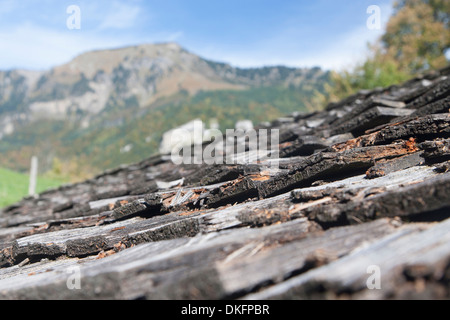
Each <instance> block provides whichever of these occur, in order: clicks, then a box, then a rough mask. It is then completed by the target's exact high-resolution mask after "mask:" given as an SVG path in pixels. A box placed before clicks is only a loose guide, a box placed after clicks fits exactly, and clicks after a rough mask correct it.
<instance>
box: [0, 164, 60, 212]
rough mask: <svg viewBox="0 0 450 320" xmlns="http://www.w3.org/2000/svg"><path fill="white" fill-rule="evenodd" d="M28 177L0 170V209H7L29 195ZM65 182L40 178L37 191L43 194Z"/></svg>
mask: <svg viewBox="0 0 450 320" xmlns="http://www.w3.org/2000/svg"><path fill="white" fill-rule="evenodd" d="M28 179H29V177H28V175H27V174H23V173H18V172H14V171H11V170H8V169H2V168H0V208H3V207H6V206H8V205H10V204H13V203H15V202H17V201H20V200H21V199H22V198H23V197H25V196H27V195H28V182H29V181H28ZM63 183H64V181H63V180H58V179H52V178H48V177H42V176H39V177H38V181H37V187H36V189H37V190H36V191H37V192H38V193H39V192H42V191H45V190H47V189H50V188H54V187H57V186H59V185H61V184H63Z"/></svg>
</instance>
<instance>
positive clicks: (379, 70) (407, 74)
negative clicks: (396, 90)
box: [313, 0, 450, 107]
mask: <svg viewBox="0 0 450 320" xmlns="http://www.w3.org/2000/svg"><path fill="white" fill-rule="evenodd" d="M449 26H450V1H448V0H400V1H397V2H396V3H395V4H394V14H393V15H392V17H391V18H390V19H389V21H388V23H387V26H386V32H385V34H384V35H383V36H382V37H381V38H380V39H379V40H378V41H377V42H376V43H375V44H371V45H369V55H368V58H367V60H366V61H365V62H364V63H362V64H358V65H356V66H355V67H354V68H353V69H351V70H347V71H343V72H339V73H337V72H334V73H333V74H332V75H331V80H332V85H330V86H327V87H326V88H325V94H324V95H320V94H316V99H315V101H317V102H318V103H319V102H321V103H323V104H322V106H325V105H326V104H327V103H330V102H335V101H338V100H340V99H342V98H344V97H346V96H349V95H351V94H354V93H356V92H358V91H359V90H362V89H374V88H376V87H387V86H390V85H393V84H398V83H401V82H403V81H405V80H407V79H409V78H411V77H412V76H415V75H417V74H419V73H421V72H424V71H427V70H430V69H439V68H442V67H444V66H445V65H447V64H448V61H447V59H446V57H445V52H446V50H449V48H450V27H449ZM313 101H314V100H313ZM316 107H317V105H316Z"/></svg>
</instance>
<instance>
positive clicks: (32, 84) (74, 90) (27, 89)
mask: <svg viewBox="0 0 450 320" xmlns="http://www.w3.org/2000/svg"><path fill="white" fill-rule="evenodd" d="M327 81H328V72H327V71H322V70H321V69H320V68H311V69H309V68H292V67H285V66H270V67H269V66H268V67H261V68H237V67H233V66H231V65H230V64H227V63H224V62H215V61H212V60H209V59H206V58H203V57H200V56H198V55H196V54H194V53H191V52H189V51H188V50H186V49H184V48H183V47H181V46H180V45H178V44H177V43H174V42H169V43H160V44H142V45H136V46H130V47H122V48H113V49H105V50H95V51H90V52H86V53H83V54H80V55H78V56H77V57H75V58H74V59H72V60H71V61H69V62H67V63H65V64H62V65H59V66H55V67H53V68H51V69H50V70H46V71H27V70H9V71H0V151H2V152H3V153H5V154H6V155H7V156H12V153H11V152H12V151H14V152H15V154H14V156H13V157H12V158H13V159H14V161H13V160H0V165H6V166H7V167H10V168H11V166H12V169H18V170H22V171H23V170H24V169H25V168H26V166H25V163H26V161H24V160H21V159H18V157H19V156H18V154H22V155H24V156H25V155H26V156H25V157H28V156H29V155H30V154H33V153H36V152H38V153H39V152H40V151H39V148H38V145H42V143H41V142H39V141H36V138H32V137H30V135H32V132H33V131H34V132H35V134H36V135H37V137H38V136H39V137H40V138H41V139H49V140H50V141H51V143H50V142H49V144H53V145H54V147H55V149H56V150H57V152H56V154H59V155H60V157H64V156H65V155H66V153H62V152H61V149H60V146H58V144H61V143H60V141H59V140H57V139H68V141H71V143H75V144H76V145H80V144H82V141H75V142H74V141H73V140H72V137H74V136H77V137H81V136H85V135H86V134H87V133H92V132H93V131H95V132H96V134H97V136H95V137H94V138H95V139H97V137H98V136H99V135H100V136H103V135H105V134H106V133H105V132H103V131H101V130H100V129H105V130H107V131H108V130H110V133H108V134H106V135H109V134H112V133H111V132H112V131H114V130H113V129H111V128H112V127H117V128H115V131H116V132H118V131H121V130H122V129H120V128H119V127H120V126H124V125H126V124H127V123H128V124H130V123H133V121H134V122H140V121H143V120H142V119H143V118H144V116H145V115H146V114H147V113H149V112H159V115H160V117H159V121H160V122H163V123H164V125H160V124H155V125H154V127H156V128H155V129H154V131H155V132H156V134H153V136H154V137H153V139H152V140H153V144H152V146H151V147H150V150H151V151H155V150H157V145H156V144H157V143H156V141H157V140H158V139H160V136H161V135H162V133H163V131H164V130H168V129H171V126H172V127H173V126H178V125H180V124H182V123H183V122H188V121H190V120H192V118H190V116H189V114H190V113H197V115H196V116H198V114H199V113H201V112H200V111H201V110H203V111H204V114H209V115H210V116H212V117H213V116H214V112H216V113H219V116H218V118H219V119H218V120H219V122H221V125H222V127H224V126H229V125H230V124H231V122H232V121H235V120H239V119H242V118H248V117H250V118H251V119H250V120H253V121H258V119H268V118H269V120H270V118H271V117H272V118H274V117H276V116H280V115H282V114H284V113H286V112H292V111H301V110H303V109H304V108H305V104H304V102H305V100H306V99H308V97H310V96H311V95H312V94H313V92H314V91H315V90H318V91H319V92H320V91H321V90H323V85H324V83H326V82H327ZM199 96H200V97H202V99H203V100H200V99H199ZM262 96H264V97H265V98H264V99H261V97H262ZM200 105H201V106H202V108H203V109H202V108H200ZM214 108H215V109H214ZM249 108H252V109H256V110H257V111H258V112H260V113H263V112H265V113H266V115H267V116H268V117H267V116H265V117H262V116H259V117H257V116H253V115H252V114H251V113H249V112H248V111H247V110H246V109H249ZM169 109H170V110H172V111H171V112H174V113H175V115H174V114H170V113H169V112H168V111H167V110H169ZM212 109H214V110H215V111H214V112H212V111H211V110H212ZM227 109H228V110H227ZM155 110H156V111H155ZM177 110H178V111H177ZM181 110H183V111H181ZM193 110H194V111H193ZM210 111H211V112H210ZM180 112H182V113H183V114H180ZM155 117H156V116H155V115H153V116H151V117H149V119H150V121H152V120H153V119H154V118H155ZM192 117H194V115H192ZM171 118H176V119H174V120H173V121H172V119H171ZM203 120H206V119H203ZM49 121H50V122H49ZM58 123H59V124H58ZM43 126H47V128H44V127H43ZM142 126H143V127H144V124H142ZM50 127H55V129H54V130H53V129H49V128H50ZM56 127H58V128H56ZM30 128H31V129H30ZM130 128H131V130H134V129H133V128H132V125H131V124H130V126H129V129H130ZM30 130H31V132H30ZM128 132H129V131H127V132H122V136H123V135H126V134H128ZM136 134H137V133H136ZM136 134H135V136H136ZM145 134H148V135H152V132H150V130H149V131H148V132H146V133H145ZM42 135H43V136H42ZM114 135H115V136H116V138H114V139H113V138H112V137H109V138H108V139H107V140H109V141H110V142H111V144H113V145H115V150H118V149H120V148H121V147H123V145H119V144H123V143H127V144H129V143H130V141H128V142H127V141H121V142H120V143H119V141H118V140H126V139H122V136H119V135H118V134H117V133H115V134H114ZM135 138H136V137H135ZM130 139H131V138H130ZM41 149H42V147H41ZM75 149H77V148H75ZM86 149H90V147H88V146H86V147H85V148H81V149H77V151H76V153H82V154H87V153H89V152H88V151H87V150H86ZM71 152H72V153H75V151H71V150H69V153H71ZM99 152H100V151H99ZM111 152H112V151H111ZM142 152H143V151H141V152H140V153H139V154H135V155H134V156H132V159H128V158H126V157H120V158H121V159H120V161H125V162H127V161H133V160H137V159H138V157H144V156H147V154H143V153H142ZM61 153H62V154H61ZM133 153H134V151H132V152H131V153H130V154H131V155H132V154H133ZM72 156H75V155H72ZM110 156H113V157H116V156H115V155H110ZM17 161H19V162H21V164H20V165H16V163H17ZM27 161H28V160H27ZM118 161H119V160H117V161H114V162H113V163H112V164H111V165H117V164H119V162H118ZM89 162H90V161H87V164H86V165H88V164H89ZM98 162H101V161H98ZM44 163H45V162H44ZM47 163H48V164H47V165H46V167H47V169H49V168H50V167H51V163H52V161H50V160H49V161H47ZM99 166H100V168H99V169H105V167H104V165H103V164H99V165H97V166H96V167H99ZM105 166H106V164H105Z"/></svg>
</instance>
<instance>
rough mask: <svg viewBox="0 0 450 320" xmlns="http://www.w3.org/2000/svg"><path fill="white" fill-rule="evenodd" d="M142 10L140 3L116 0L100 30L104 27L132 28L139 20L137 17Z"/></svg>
mask: <svg viewBox="0 0 450 320" xmlns="http://www.w3.org/2000/svg"><path fill="white" fill-rule="evenodd" d="M140 12H141V8H140V7H139V6H138V5H128V4H124V3H120V2H117V1H114V2H113V4H112V6H111V8H110V10H109V11H108V12H107V13H106V15H105V17H104V18H103V21H102V23H101V24H100V26H99V29H100V30H104V29H127V28H131V27H133V26H134V25H135V23H136V22H137V18H138V16H139V14H140Z"/></svg>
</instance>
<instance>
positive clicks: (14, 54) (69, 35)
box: [0, 23, 121, 70]
mask: <svg viewBox="0 0 450 320" xmlns="http://www.w3.org/2000/svg"><path fill="white" fill-rule="evenodd" d="M0 43H2V45H1V46H2V48H1V50H2V59H1V60H0V69H11V68H21V69H40V70H43V69H48V68H50V67H53V66H56V65H59V64H63V63H65V62H67V61H69V60H71V59H72V58H73V57H74V56H75V55H77V54H80V53H83V52H85V51H88V50H92V49H96V48H109V47H114V46H119V45H121V43H120V42H119V40H116V39H108V38H106V37H100V36H92V35H86V34H84V33H82V31H81V32H80V31H71V30H68V29H62V30H54V29H48V28H42V27H38V26H36V25H33V24H31V23H26V24H23V25H21V26H19V27H16V28H13V29H10V30H1V31H0Z"/></svg>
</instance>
